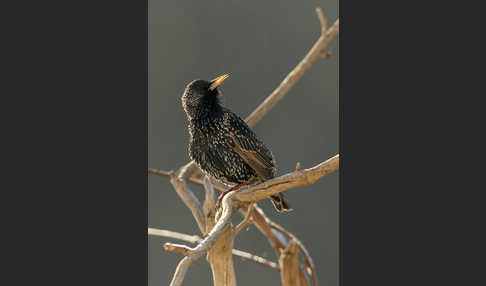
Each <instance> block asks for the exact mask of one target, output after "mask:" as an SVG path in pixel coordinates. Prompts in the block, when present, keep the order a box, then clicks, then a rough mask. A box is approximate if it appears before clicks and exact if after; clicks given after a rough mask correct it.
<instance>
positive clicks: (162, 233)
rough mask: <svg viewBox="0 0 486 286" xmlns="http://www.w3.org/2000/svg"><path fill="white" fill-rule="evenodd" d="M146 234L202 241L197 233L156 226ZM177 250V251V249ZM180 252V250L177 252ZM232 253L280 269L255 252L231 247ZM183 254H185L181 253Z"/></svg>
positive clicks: (191, 241)
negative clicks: (191, 233) (192, 233)
mask: <svg viewBox="0 0 486 286" xmlns="http://www.w3.org/2000/svg"><path fill="white" fill-rule="evenodd" d="M147 233H148V235H153V236H160V237H168V238H174V239H179V240H183V241H187V242H190V243H193V244H196V243H199V242H201V241H202V238H201V237H200V236H199V235H188V234H184V233H180V232H175V231H170V230H165V229H157V228H151V227H149V228H148V232H147ZM167 244H169V245H172V246H173V245H177V244H173V243H166V244H164V249H165V250H167V251H175V250H172V249H167V248H166V247H165V245H167ZM179 246H180V245H179ZM182 247H183V248H186V247H187V246H185V245H183V246H182ZM187 248H188V249H190V248H189V247H187ZM177 252H178V251H177ZM179 253H180V252H179ZM232 253H233V255H235V256H239V257H241V258H243V259H248V260H250V261H253V262H256V263H260V264H263V265H265V266H268V267H270V268H272V269H275V270H277V271H280V268H279V267H278V264H277V263H275V262H273V261H269V260H267V259H265V258H263V257H261V256H258V255H255V254H251V253H249V252H246V251H243V250H238V249H233V250H232ZM183 255H186V254H184V253H183Z"/></svg>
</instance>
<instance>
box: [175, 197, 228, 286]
mask: <svg viewBox="0 0 486 286" xmlns="http://www.w3.org/2000/svg"><path fill="white" fill-rule="evenodd" d="M233 213H234V208H233V201H232V200H231V199H230V198H229V197H225V198H224V199H223V211H222V214H221V218H220V219H219V220H218V222H217V223H216V225H215V226H214V228H213V229H212V230H211V232H210V233H209V234H208V236H207V237H206V238H205V239H203V240H202V241H201V242H200V243H199V244H198V245H197V246H196V247H195V248H191V249H190V252H189V253H190V254H189V255H188V256H186V257H184V258H183V259H182V260H181V261H180V262H179V264H178V265H177V268H176V271H175V273H174V276H173V278H172V281H171V283H170V286H180V285H182V281H183V280H184V277H185V275H186V272H187V270H188V269H189V267H191V265H192V264H193V263H194V262H195V261H196V260H198V259H199V258H201V257H202V256H203V255H204V253H206V252H207V251H208V250H209V249H210V248H211V247H212V246H213V245H214V244H215V243H216V241H217V240H218V238H219V237H220V236H221V235H222V234H223V233H224V231H225V230H226V229H227V228H228V227H231V217H232V216H233Z"/></svg>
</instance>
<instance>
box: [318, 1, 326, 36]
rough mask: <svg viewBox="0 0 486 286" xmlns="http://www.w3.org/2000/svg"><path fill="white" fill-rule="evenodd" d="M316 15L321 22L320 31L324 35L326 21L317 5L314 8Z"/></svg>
mask: <svg viewBox="0 0 486 286" xmlns="http://www.w3.org/2000/svg"><path fill="white" fill-rule="evenodd" d="M316 13H317V17H319V22H321V33H322V34H323V35H324V34H326V30H327V21H326V18H324V14H323V13H322V9H321V8H319V7H317V8H316Z"/></svg>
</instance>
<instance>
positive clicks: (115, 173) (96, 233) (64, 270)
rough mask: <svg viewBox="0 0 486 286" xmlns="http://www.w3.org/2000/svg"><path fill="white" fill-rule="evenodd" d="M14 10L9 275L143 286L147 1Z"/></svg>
mask: <svg viewBox="0 0 486 286" xmlns="http://www.w3.org/2000/svg"><path fill="white" fill-rule="evenodd" d="M9 5H10V6H9V7H4V9H2V10H3V11H4V12H5V14H9V15H10V16H11V18H10V19H5V20H6V23H9V24H8V28H7V29H8V32H6V33H4V34H2V37H3V38H2V42H3V43H4V46H5V47H6V48H7V49H8V51H6V52H5V53H4V55H5V56H6V58H8V60H9V63H8V65H7V63H5V62H4V63H3V66H4V68H6V69H8V70H9V72H8V77H5V78H4V80H3V82H4V83H5V84H4V86H7V85H8V87H10V89H9V91H8V92H7V91H5V92H3V93H2V95H3V98H4V100H5V102H4V104H2V107H3V108H2V109H3V110H4V112H3V113H2V114H3V116H5V117H4V120H3V122H4V123H5V124H6V125H7V126H8V128H5V129H4V130H5V132H4V133H3V134H2V139H3V140H2V141H5V142H12V144H10V147H8V148H6V149H4V150H8V152H6V153H8V155H7V156H5V157H3V160H2V161H3V163H4V164H5V167H6V168H5V169H7V170H9V173H4V175H3V176H2V178H3V180H2V181H4V182H7V183H8V184H9V185H10V186H8V187H7V186H5V187H3V188H2V193H3V195H4V196H3V198H2V202H3V204H2V205H4V208H3V210H5V215H4V216H3V218H5V219H6V220H7V221H8V222H9V223H8V226H7V227H10V226H11V227H12V229H8V228H7V229H4V230H3V231H2V233H3V237H4V238H6V240H7V241H5V242H4V243H5V244H4V246H7V247H6V248H7V249H6V251H4V252H3V253H2V256H3V258H4V259H5V260H4V261H5V262H6V263H7V265H6V267H5V269H4V270H5V271H2V273H4V274H5V275H4V277H5V278H6V279H9V278H8V276H9V275H12V277H10V278H11V279H10V280H11V281H15V282H16V284H23V285H24V284H25V285H28V284H39V283H40V284H49V285H53V284H62V285H66V284H75V285H77V284H79V285H147V281H148V278H147V148H148V146H147V140H148V139H147V132H148V131H147V100H148V86H147V85H148V82H147V78H148V74H147V73H148V6H147V1H144V0H141V1H140V0H137V1H112V2H107V1H82V2H79V1H75V2H69V1H68V2H66V1H59V2H58V3H55V2H45V1H44V2H32V3H27V2H22V3H19V4H18V7H13V6H12V5H11V4H9ZM13 5H15V3H13ZM12 76H15V79H12ZM7 157H8V158H7ZM6 207H10V208H11V209H10V210H8V211H7V210H6ZM25 280H33V281H31V282H30V283H28V282H26V281H25ZM11 281H9V282H11ZM24 281H25V282H24ZM6 283H7V282H5V283H3V284H6Z"/></svg>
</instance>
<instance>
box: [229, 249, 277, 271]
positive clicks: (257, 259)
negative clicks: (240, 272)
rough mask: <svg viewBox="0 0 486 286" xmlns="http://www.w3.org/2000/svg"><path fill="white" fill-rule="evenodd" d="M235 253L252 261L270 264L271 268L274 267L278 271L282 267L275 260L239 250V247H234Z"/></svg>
mask: <svg viewBox="0 0 486 286" xmlns="http://www.w3.org/2000/svg"><path fill="white" fill-rule="evenodd" d="M233 255H237V256H240V257H243V258H245V259H249V260H251V261H255V262H258V263H261V264H263V265H266V266H268V267H270V268H273V269H275V270H277V271H280V268H279V267H278V264H277V263H275V262H273V261H268V260H266V259H265V258H263V257H260V256H257V255H253V254H251V253H248V252H244V251H241V250H238V249H233Z"/></svg>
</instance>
